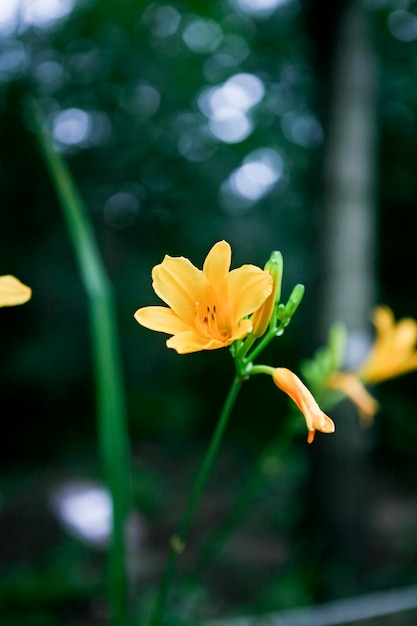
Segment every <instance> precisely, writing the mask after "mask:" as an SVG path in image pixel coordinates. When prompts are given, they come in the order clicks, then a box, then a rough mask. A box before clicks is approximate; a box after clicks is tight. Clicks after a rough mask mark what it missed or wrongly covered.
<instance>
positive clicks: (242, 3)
mask: <svg viewBox="0 0 417 626" xmlns="http://www.w3.org/2000/svg"><path fill="white" fill-rule="evenodd" d="M291 1H292V0H234V4H235V6H236V7H237V8H238V9H239V10H240V11H242V13H246V14H248V15H251V16H253V17H261V18H265V17H269V16H270V15H272V13H273V12H274V11H275V10H276V9H277V8H278V7H279V6H282V5H284V4H288V3H289V2H291Z"/></svg>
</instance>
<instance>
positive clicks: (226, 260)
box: [203, 241, 232, 285]
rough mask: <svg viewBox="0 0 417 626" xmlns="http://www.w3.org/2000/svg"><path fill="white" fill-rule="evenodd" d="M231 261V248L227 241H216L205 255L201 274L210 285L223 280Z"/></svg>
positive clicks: (217, 283)
mask: <svg viewBox="0 0 417 626" xmlns="http://www.w3.org/2000/svg"><path fill="white" fill-rule="evenodd" d="M231 262H232V250H231V248H230V244H228V243H227V241H218V242H217V243H215V244H214V246H213V247H212V248H211V250H210V252H209V253H208V255H207V256H206V259H205V261H204V265H203V274H204V276H205V277H206V279H207V281H208V282H209V283H211V284H212V285H219V284H221V283H223V282H224V280H225V279H226V278H227V275H228V273H229V269H230V264H231Z"/></svg>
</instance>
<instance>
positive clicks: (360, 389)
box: [327, 372, 378, 426]
mask: <svg viewBox="0 0 417 626" xmlns="http://www.w3.org/2000/svg"><path fill="white" fill-rule="evenodd" d="M327 387H328V388H329V389H338V390H339V391H341V392H342V393H344V394H345V396H347V397H348V398H349V399H350V400H352V402H353V403H354V404H355V405H356V406H357V408H358V411H359V415H360V416H361V418H362V420H363V423H364V424H365V425H367V426H369V425H371V424H372V422H373V418H374V415H375V413H376V412H377V410H378V402H377V401H376V400H375V398H374V397H373V396H372V395H371V394H370V393H369V391H367V390H366V389H365V387H364V386H363V385H362V383H361V381H360V380H359V379H358V378H357V377H356V376H354V375H353V374H347V373H345V372H338V373H337V374H334V375H333V376H331V377H330V378H329V380H328V381H327Z"/></svg>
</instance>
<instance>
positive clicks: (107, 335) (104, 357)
mask: <svg viewBox="0 0 417 626" xmlns="http://www.w3.org/2000/svg"><path fill="white" fill-rule="evenodd" d="M29 113H30V115H31V120H32V122H33V127H34V130H35V133H36V137H37V139H38V142H39V145H40V149H41V152H42V155H43V157H44V160H45V164H46V166H47V168H48V171H49V174H50V176H51V179H52V182H53V184H54V186H55V189H56V192H57V195H58V198H59V201H60V204H61V207H62V210H63V214H64V218H65V220H66V223H67V227H68V232H69V234H70V237H71V240H72V243H73V246H74V250H75V253H76V257H77V260H78V264H79V268H80V274H81V277H82V280H83V282H84V287H85V290H86V293H87V295H88V298H89V303H90V328H91V336H92V345H93V356H94V366H95V378H96V393H97V407H98V411H97V413H98V434H99V441H100V445H101V453H102V459H103V465H104V472H105V476H106V480H107V484H108V487H109V490H110V494H111V498H112V509H113V510H112V513H113V514H112V522H113V528H112V538H111V544H110V554H109V567H108V591H109V604H110V613H111V615H110V622H111V624H112V626H125V625H126V623H127V577H126V567H125V554H126V550H125V531H126V520H127V514H128V509H129V506H130V493H129V491H130V458H129V454H130V451H129V447H130V446H129V439H128V433H127V423H126V422H127V420H126V405H125V392H124V383H123V377H122V367H121V363H120V354H119V342H118V337H117V322H116V312H115V302H114V296H113V292H112V289H111V286H110V283H109V280H108V277H107V275H106V272H105V269H104V266H103V264H102V261H101V256H100V252H99V250H98V247H97V244H96V241H95V237H94V234H93V230H92V227H91V223H90V222H89V221H88V218H87V215H88V212H87V210H86V208H85V206H84V203H83V201H82V199H81V197H80V196H79V194H78V192H77V190H76V188H75V185H74V182H73V180H72V178H71V175H70V172H69V169H68V168H67V166H66V164H65V162H64V160H63V159H62V157H61V156H60V155H59V154H58V153H57V152H55V151H54V149H53V147H52V144H51V141H50V139H49V136H48V135H47V133H46V131H45V130H44V125H43V120H42V118H41V115H40V113H39V111H38V108H37V106H36V104H34V105H32V106H31V107H30V109H29Z"/></svg>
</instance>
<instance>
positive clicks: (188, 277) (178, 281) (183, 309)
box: [152, 255, 205, 324]
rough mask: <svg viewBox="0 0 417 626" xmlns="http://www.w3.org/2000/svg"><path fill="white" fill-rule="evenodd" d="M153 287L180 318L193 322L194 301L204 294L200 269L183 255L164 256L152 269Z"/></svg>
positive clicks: (203, 282) (197, 300)
mask: <svg viewBox="0 0 417 626" xmlns="http://www.w3.org/2000/svg"><path fill="white" fill-rule="evenodd" d="M152 278H153V288H154V290H155V293H156V294H157V295H158V296H159V297H160V298H161V300H163V301H164V302H165V303H166V304H167V305H168V306H169V307H170V308H171V309H172V310H173V311H174V312H175V313H176V314H177V315H178V317H180V318H181V319H183V320H185V321H187V322H189V323H190V324H193V323H194V319H195V312H196V303H197V302H200V301H201V299H202V298H203V294H204V285H205V281H204V279H203V276H202V272H201V270H199V269H197V268H196V267H195V266H194V265H193V264H192V263H191V261H189V260H188V259H186V258H184V257H170V256H168V255H166V256H165V258H164V260H163V261H162V263H161V264H160V265H156V266H155V267H154V268H153V271H152Z"/></svg>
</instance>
